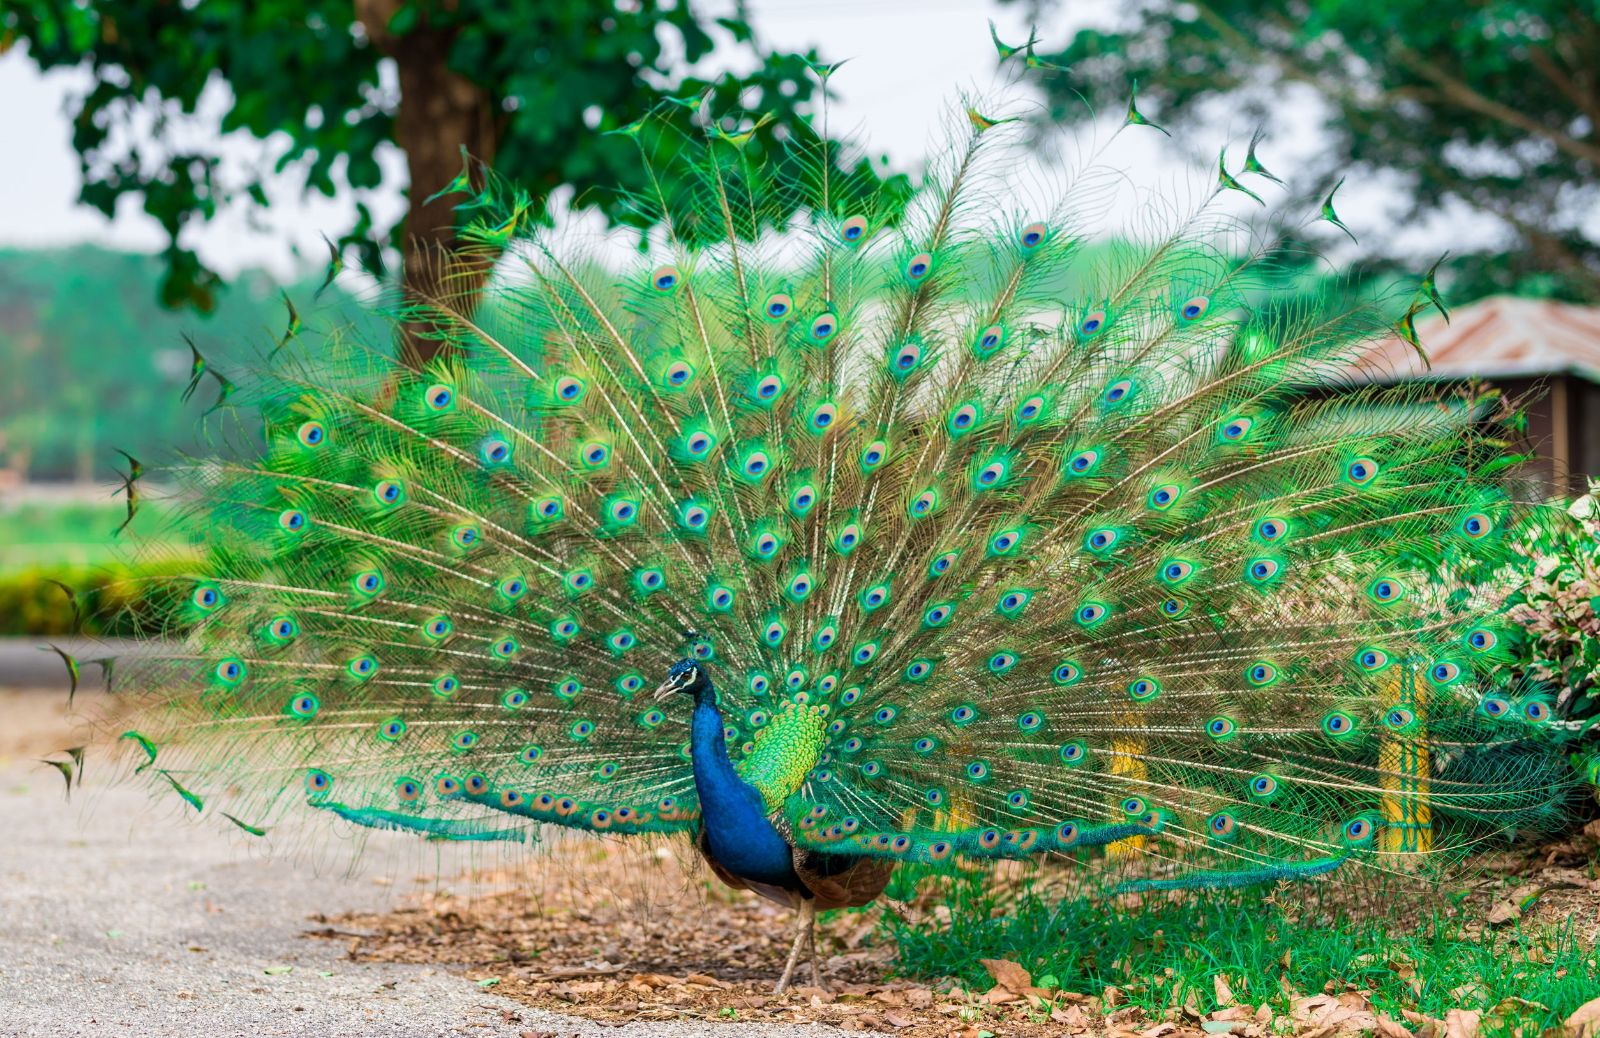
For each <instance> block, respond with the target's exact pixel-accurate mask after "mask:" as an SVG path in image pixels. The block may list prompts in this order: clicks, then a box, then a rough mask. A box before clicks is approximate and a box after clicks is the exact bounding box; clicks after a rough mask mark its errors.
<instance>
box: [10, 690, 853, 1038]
mask: <svg viewBox="0 0 1600 1038" xmlns="http://www.w3.org/2000/svg"><path fill="white" fill-rule="evenodd" d="M46 698H48V700H49V701H50V702H54V701H55V700H56V699H57V695H56V694H51V693H45V692H33V693H18V692H16V691H15V690H5V689H0V733H3V735H4V736H5V739H4V740H3V741H0V1035H4V1036H12V1035H16V1036H23V1035H26V1036H38V1038H66V1036H71V1035H94V1036H99V1035H118V1036H122V1035H127V1036H131V1038H153V1036H173V1038H180V1036H182V1038H188V1036H191V1035H203V1036H206V1038H223V1036H234V1035H238V1036H248V1038H269V1036H280V1035H304V1036H317V1038H335V1036H345V1035H352V1036H354V1035H362V1036H366V1035H374V1036H384V1038H389V1036H393V1038H422V1036H434V1035H474V1036H482V1038H500V1036H509V1038H518V1036H522V1035H527V1034H532V1035H535V1036H538V1038H546V1036H560V1038H567V1036H569V1035H582V1036H585V1038H588V1036H591V1035H595V1036H598V1035H605V1036H607V1038H640V1036H643V1035H663V1036H673V1035H682V1036H689V1035H703V1034H705V1032H706V1030H707V1026H706V1025H705V1024H704V1023H702V1022H699V1021H684V1022H683V1023H675V1022H672V1023H656V1022H652V1023H638V1024H629V1025H627V1026H625V1027H620V1028H619V1027H606V1026H601V1025H598V1024H596V1023H594V1022H592V1021H588V1020H581V1019H576V1018H569V1017H563V1016H559V1015H557V1014H553V1013H548V1012H544V1011H541V1010H536V1009H531V1008H529V1007H526V1006H522V1005H520V1004H518V1003H515V1002H511V1001H509V1000H507V999H503V998H499V997H497V996H495V994H494V993H493V991H492V990H483V989H480V988H479V987H478V986H477V985H476V984H475V983H474V982H472V981H471V980H468V979H466V978H465V977H463V976H461V975H459V974H455V973H451V972H448V971H443V970H439V969H432V968H427V967H420V966H405V965H391V964H375V963H356V962H351V961H349V960H347V959H345V958H344V957H343V956H344V948H345V942H344V941H343V940H338V939H335V940H322V939H314V938H308V937H306V936H304V934H305V933H306V931H308V930H316V929H320V928H322V926H324V925H325V924H322V923H320V922H316V921H313V919H312V918H311V917H313V916H316V915H318V914H319V913H323V914H327V915H329V916H332V915H335V914H337V913H340V912H344V911H362V910H373V909H379V908H382V907H384V906H386V905H387V904H389V903H390V901H391V899H392V898H393V897H394V896H395V894H396V893H397V892H398V891H400V890H405V889H415V884H417V883H419V882H427V883H433V882H435V881H434V880H431V879H424V878H421V877H419V876H418V873H419V871H420V870H421V869H427V870H428V871H429V872H430V873H431V872H433V871H434V869H435V868H436V867H437V870H438V871H437V874H439V875H445V876H452V875H457V874H459V873H458V870H459V869H460V868H461V867H462V866H464V865H465V864H467V862H468V859H466V858H460V859H457V860H452V859H451V858H450V857H449V855H450V854H451V853H453V852H454V851H456V850H457V848H453V847H452V848H446V849H444V852H443V856H442V857H440V858H438V859H437V860H436V859H435V857H434V853H435V848H434V847H432V846H425V845H422V844H420V843H418V842H417V841H415V840H410V839H405V838H403V837H397V836H394V835H392V834H375V838H374V839H372V840H371V841H370V843H369V845H368V849H367V852H366V854H365V855H364V857H363V861H362V867H361V872H360V874H359V875H357V876H355V877H351V876H348V875H346V874H345V873H344V872H343V871H341V870H332V869H324V870H323V871H322V872H321V873H320V874H319V872H318V870H316V869H314V868H312V867H310V866H309V865H307V864H304V863H299V862H296V861H292V860H290V859H288V858H277V859H271V860H269V859H266V858H264V857H261V856H260V855H259V853H252V842H251V841H249V840H248V839H247V838H244V837H241V838H239V839H233V838H231V837H229V836H227V835H224V834H221V833H218V832H216V831H215V830H212V829H210V828H206V827H203V826H201V825H198V824H195V823H194V822H192V821H190V820H189V819H187V818H184V817H182V816H181V815H178V814H176V813H174V812H173V811H170V810H164V809H158V808H156V807H153V806H152V805H151V804H150V803H149V802H148V801H147V799H146V797H145V796H144V794H143V793H142V791H139V790H135V789H126V788H112V789H105V788H100V789H96V788H94V785H95V782H94V779H95V776H94V771H93V759H92V758H91V759H90V763H89V788H86V789H85V790H83V791H81V792H75V793H74V799H73V802H72V803H71V804H68V803H66V802H64V801H63V799H62V786H61V780H60V777H59V776H58V775H56V774H55V773H54V772H53V771H51V770H50V769H49V768H46V767H44V766H42V765H37V764H33V763H32V761H31V758H32V757H35V756H38V755H40V754H42V753H44V752H46V751H47V750H48V749H51V748H54V746H55V745H56V742H55V741H44V740H57V738H58V735H59V729H58V727H57V725H58V723H59V722H58V720H57V718H55V717H54V716H50V717H48V718H47V719H46V720H45V721H43V722H42V723H41V721H40V718H41V716H43V715H45V714H50V715H53V714H55V713H56V710H55V709H54V708H53V707H51V708H49V709H48V710H42V709H41V705H40V704H41V700H45V699H46ZM30 728H37V729H38V730H39V736H38V738H36V739H29V738H26V734H27V730H28V729H30ZM463 850H464V849H463ZM457 889H459V888H457ZM715 1033H716V1035H717V1036H718V1038H757V1036H759V1038H818V1036H821V1035H827V1034H835V1033H839V1032H837V1031H835V1030H834V1029H833V1028H821V1027H791V1026H771V1025H738V1024H729V1025H726V1026H718V1027H717V1028H716V1029H715Z"/></svg>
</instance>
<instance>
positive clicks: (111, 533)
mask: <svg viewBox="0 0 1600 1038" xmlns="http://www.w3.org/2000/svg"><path fill="white" fill-rule="evenodd" d="M127 515H128V512H127V506H126V505H124V504H123V503H122V501H121V499H120V498H118V499H116V500H111V501H107V502H106V503H104V504H100V503H89V502H74V503H70V504H68V503H55V502H25V503H22V504H18V505H15V506H12V507H9V508H6V509H4V510H0V530H3V531H4V536H3V537H0V578H3V577H5V576H6V575H14V574H18V573H21V572H24V571H29V570H38V571H46V570H49V569H52V568H62V569H71V570H84V569H88V568H90V567H95V566H105V565H116V564H126V562H127V560H128V558H129V557H130V555H131V554H135V553H136V554H138V555H139V556H141V557H142V556H146V555H150V554H154V553H159V554H171V553H173V552H180V551H182V550H183V549H184V546H185V545H186V543H187V541H188V528H187V527H186V526H185V525H184V524H183V523H182V522H181V521H177V520H176V518H175V517H176V516H177V515H178V513H177V511H176V510H175V509H173V508H172V507H171V506H169V505H165V504H163V503H162V502H159V501H150V502H145V503H142V504H141V505H140V506H139V511H138V514H137V515H135V516H134V520H133V522H132V523H131V524H130V525H129V527H128V529H127V530H126V531H125V532H124V533H123V534H121V535H120V536H119V535H117V533H116V530H117V527H119V526H121V525H122V521H123V520H124V519H126V518H127ZM130 549H131V550H130Z"/></svg>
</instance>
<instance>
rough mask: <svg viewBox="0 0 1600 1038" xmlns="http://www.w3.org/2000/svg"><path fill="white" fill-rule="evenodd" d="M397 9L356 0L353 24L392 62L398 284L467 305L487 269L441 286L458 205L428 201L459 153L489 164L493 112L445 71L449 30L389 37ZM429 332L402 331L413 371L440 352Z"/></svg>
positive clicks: (475, 90) (420, 29)
mask: <svg viewBox="0 0 1600 1038" xmlns="http://www.w3.org/2000/svg"><path fill="white" fill-rule="evenodd" d="M402 6H403V0H355V10H356V18H357V19H358V20H359V21H360V22H361V24H362V26H363V27H364V28H365V29H366V31H367V35H368V37H369V38H371V40H372V42H373V43H374V44H375V45H376V46H377V47H378V49H379V50H380V51H382V52H383V53H384V54H385V55H387V56H388V57H390V58H393V59H394V62H395V65H396V66H397V68H398V71H399V74H400V106H399V109H398V111H397V112H396V113H395V141H396V143H398V144H399V145H400V148H401V150H403V151H404V152H405V154H406V165H407V169H408V173H409V181H410V182H409V185H408V186H407V188H406V201H407V211H406V219H405V224H404V226H403V227H402V230H401V243H400V257H401V283H402V287H403V289H404V291H405V293H406V295H407V297H408V298H409V299H411V300H413V301H422V302H426V301H430V300H437V299H443V298H451V299H454V300H456V301H457V305H462V300H463V297H464V296H465V297H467V301H470V297H471V296H473V295H476V293H477V291H478V289H479V288H481V287H482V284H483V282H484V280H485V279H486V278H487V276H488V273H489V266H488V264H486V263H482V264H479V269H476V270H474V271H472V273H471V274H470V276H466V277H463V276H461V274H462V272H461V270H460V268H459V267H458V269H457V271H456V272H455V276H454V277H452V278H451V279H450V282H449V284H448V285H446V284H445V283H444V279H443V277H442V274H443V271H444V268H445V264H446V261H447V260H448V259H449V257H451V256H452V255H454V254H455V253H456V251H457V246H458V242H457V239H456V227H455V206H456V205H457V204H458V203H459V202H460V199H459V198H456V197H452V196H449V195H446V196H444V197H442V198H437V199H435V200H434V201H433V202H431V203H430V202H428V201H427V198H428V196H429V195H432V194H434V193H436V192H437V191H438V190H439V189H440V188H442V187H444V186H445V185H446V184H448V183H449V182H450V181H451V180H452V179H454V177H455V175H456V174H457V173H459V172H460V171H461V149H462V148H463V147H464V148H466V150H467V153H468V154H469V155H471V156H472V157H473V158H475V159H478V160H480V161H482V162H484V163H490V162H492V161H493V160H494V153H495V146H496V144H497V143H498V136H499V135H498V123H497V119H496V116H497V113H496V112H495V110H494V105H493V98H492V97H490V95H489V93H488V91H486V90H484V89H483V88H481V87H479V86H477V85H476V84H474V83H472V82H471V81H469V80H468V79H466V78H465V77H463V76H460V75H458V74H456V73H455V72H452V71H450V69H449V67H448V61H449V57H450V47H451V45H452V44H453V43H454V39H455V34H454V32H453V31H451V30H448V29H442V30H441V29H436V28H433V27H431V26H430V25H429V23H428V18H427V15H423V16H422V18H421V19H420V21H419V23H418V24H417V25H416V26H415V27H414V28H413V29H412V30H411V31H410V32H407V33H405V34H404V35H402V36H396V35H394V34H392V33H390V32H389V20H390V19H391V18H392V17H394V14H395V12H397V11H398V10H399V9H400V8H401V7H402ZM428 330H429V329H428V326H427V325H425V324H421V323H417V324H411V325H408V326H407V327H406V328H405V329H404V331H403V333H402V334H403V341H402V343H401V352H402V357H403V358H404V359H405V360H406V362H407V363H408V364H410V365H412V366H413V367H419V366H421V365H423V364H425V363H427V362H428V361H430V360H432V359H433V358H434V357H436V356H438V354H439V352H440V350H441V349H442V345H441V344H440V343H439V342H438V341H436V340H435V339H433V338H431V337H430V336H429V335H428V334H427V333H428Z"/></svg>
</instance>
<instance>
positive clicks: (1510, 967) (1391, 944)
mask: <svg viewBox="0 0 1600 1038" xmlns="http://www.w3.org/2000/svg"><path fill="white" fill-rule="evenodd" d="M919 883H920V884H921V885H922V886H923V889H922V890H921V892H920V895H919V896H918V897H917V899H916V901H915V904H916V905H917V906H918V907H919V908H920V909H921V910H920V911H917V912H915V913H914V915H915V916H916V917H917V918H915V920H914V921H912V920H905V919H901V918H898V917H897V916H895V915H894V914H892V913H887V912H886V913H884V914H883V915H882V917H881V922H880V923H879V928H878V936H879V937H880V938H881V939H883V940H886V941H888V942H892V944H893V946H894V947H895V948H896V950H897V958H896V961H895V970H896V972H898V973H899V974H901V975H904V976H909V977H916V978H921V979H925V980H932V979H937V978H944V977H953V978H955V979H957V980H958V981H960V983H961V984H962V985H963V986H966V987H969V988H971V989H975V990H985V989H987V988H988V987H989V986H990V985H991V983H992V981H991V980H990V978H989V975H988V973H987V971H986V970H985V968H984V967H983V965H982V964H981V963H980V962H979V960H980V959H986V958H987V959H1009V960H1011V961H1013V962H1016V963H1018V964H1019V965H1021V966H1022V967H1023V968H1025V969H1027V970H1028V971H1029V972H1030V973H1031V974H1032V975H1033V977H1034V983H1035V984H1036V985H1038V986H1040V987H1058V988H1061V989H1063V990H1068V991H1078V992H1083V993H1086V994H1094V995H1098V994H1100V993H1101V992H1102V991H1103V990H1104V989H1105V988H1106V987H1116V988H1119V989H1120V990H1121V991H1122V992H1123V993H1124V995H1125V996H1126V997H1127V999H1128V1000H1129V1002H1130V1004H1133V1005H1139V1006H1142V1007H1143V1008H1144V1009H1146V1010H1147V1011H1148V1012H1149V1013H1150V1014H1151V1015H1153V1016H1154V1015H1159V1014H1161V1013H1163V1012H1165V1011H1169V1010H1173V1009H1176V1008H1178V1007H1183V1006H1185V1005H1187V1006H1189V1007H1190V1008H1192V1009H1197V1010H1198V1011H1200V1012H1211V1011H1213V1010H1215V1009H1218V1008H1220V1007H1219V1006H1218V1003H1217V998H1216V991H1217V988H1216V983H1215V978H1217V977H1218V976H1221V977H1223V978H1225V980H1226V983H1227V985H1228V987H1229V988H1231V990H1232V991H1233V992H1234V993H1235V995H1236V996H1237V997H1238V999H1239V1000H1240V1001H1241V1002H1246V1003H1248V1004H1250V1005H1260V1004H1261V1003H1263V1002H1265V1003H1268V1004H1269V1005H1271V1006H1273V1008H1274V1010H1275V1011H1277V1012H1283V1013H1288V1012H1290V1002H1291V1000H1292V998H1293V997H1296V995H1297V994H1298V995H1312V994H1316V993H1319V992H1323V991H1325V990H1334V991H1342V990H1344V985H1346V984H1350V985H1354V986H1355V987H1356V988H1357V989H1361V990H1366V989H1370V990H1371V991H1372V992H1373V994H1372V996H1371V1001H1372V1003H1373V1006H1374V1007H1375V1008H1376V1009H1378V1010H1381V1011H1384V1012H1387V1013H1389V1014H1391V1016H1393V1017H1394V1018H1395V1019H1399V1018H1400V1017H1401V1011H1402V1010H1404V1009H1410V1010H1413V1011H1415V1012H1419V1013H1423V1014H1426V1015H1429V1016H1435V1017H1442V1016H1443V1015H1444V1013H1445V1011H1446V1010H1448V1009H1451V1008H1457V1007H1459V1008H1466V1009H1484V1010H1489V1009H1492V1008H1493V1007H1495V1006H1499V1005H1501V1004H1502V1003H1504V1002H1505V1001H1506V1000H1507V999H1521V1000H1525V1002H1523V1003H1516V1004H1517V1005H1520V1006H1522V1007H1523V1009H1522V1010H1520V1011H1519V1013H1518V1016H1519V1017H1521V1018H1522V1021H1521V1022H1519V1026H1521V1025H1522V1024H1523V1023H1525V1022H1531V1023H1534V1024H1535V1025H1536V1027H1535V1028H1534V1029H1533V1030H1530V1031H1528V1032H1527V1033H1538V1030H1539V1029H1542V1028H1544V1027H1553V1026H1555V1025H1557V1024H1559V1023H1560V1022H1561V1021H1562V1020H1563V1019H1565V1017H1566V1016H1567V1015H1569V1014H1570V1013H1572V1011H1573V1010H1575V1009H1577V1008H1578V1007H1579V1006H1580V1005H1582V1004H1583V1003H1585V1002H1587V1001H1589V1000H1591V999H1593V998H1594V997H1595V996H1596V995H1597V994H1600V980H1596V977H1597V976H1600V953H1597V952H1596V949H1595V946H1594V941H1593V935H1592V934H1586V933H1584V932H1582V931H1581V930H1580V927H1582V926H1585V925H1592V920H1587V919H1583V920H1573V919H1567V920H1566V921H1564V922H1562V923H1560V924H1558V925H1551V926H1548V927H1538V926H1536V925H1535V924H1532V923H1529V924H1527V926H1526V928H1524V927H1523V926H1522V925H1510V926H1507V927H1504V928H1499V929H1496V928H1493V927H1489V926H1485V925H1484V924H1483V923H1482V922H1481V919H1479V918H1478V917H1477V916H1476V915H1475V913H1473V912H1472V911H1470V910H1464V909H1461V908H1459V907H1454V906H1451V905H1450V904H1447V903H1446V902H1445V901H1444V900H1443V899H1442V898H1434V899H1430V898H1429V897H1427V896H1423V897H1421V898H1418V897H1417V896H1416V895H1415V893H1414V892H1413V893H1412V894H1411V896H1410V897H1409V898H1408V899H1405V900H1402V899H1401V898H1402V897H1404V895H1401V894H1399V893H1397V892H1394V891H1391V892H1387V893H1384V892H1378V891H1375V892H1373V893H1372V894H1370V895H1368V894H1366V893H1363V894H1362V896H1361V897H1360V898H1359V899H1357V898H1354V897H1352V888H1350V887H1341V886H1340V884H1339V883H1338V882H1337V881H1334V882H1331V883H1308V884H1302V885H1290V884H1283V885H1280V887H1279V888H1278V889H1277V890H1275V891H1267V890H1253V891H1197V892H1184V893H1182V894H1175V895H1156V896H1149V895H1147V896H1143V897H1138V896H1122V897H1113V896H1110V895H1104V894H1102V895H1100V896H1094V897H1081V896H1074V897H1061V896H1059V893H1057V894H1055V895H1051V894H1047V893H1045V892H1043V889H1042V887H1041V886H1039V885H1038V884H1036V883H1034V882H1033V881H1030V880H1024V881H1023V882H1022V883H1021V884H1020V886H1008V887H1007V888H1005V889H1002V890H996V889H995V887H994V885H993V883H992V881H991V877H989V876H987V875H986V874H984V873H981V872H979V873H974V874H971V875H963V876H957V877H954V878H935V877H931V876H927V875H926V874H923V875H921V876H919V875H918V874H917V872H916V871H915V870H913V869H907V868H903V869H901V870H900V873H899V874H897V876H896V881H895V887H898V888H899V889H898V892H897V891H896V889H895V887H891V890H890V893H891V894H895V895H897V896H898V895H905V894H908V893H909V892H910V890H911V889H913V888H915V887H916V886H917V885H918V884H919ZM1332 898H1337V899H1338V902H1339V903H1338V904H1334V903H1330V901H1331V899H1332ZM1430 901H1431V902H1432V904H1431V907H1427V908H1417V909H1415V910H1414V911H1408V913H1407V914H1409V915H1411V916H1412V918H1411V919H1409V920H1407V921H1405V922H1397V921H1395V920H1392V919H1389V918H1383V917H1380V916H1379V914H1378V913H1384V912H1385V909H1386V907H1394V906H1416V905H1418V904H1419V903H1420V904H1429V903H1430ZM938 906H943V908H945V909H948V912H949V914H948V917H946V916H945V915H944V912H943V911H940V910H939V908H938ZM1330 985H1331V987H1330ZM1524 1014H1530V1015H1531V1016H1532V1017H1533V1019H1532V1020H1529V1019H1528V1016H1527V1015H1524ZM1491 1016H1492V1014H1491ZM1490 1022H1491V1021H1490V1019H1489V1018H1486V1020H1485V1025H1486V1027H1488V1026H1489V1024H1490ZM1491 1029H1492V1028H1491Z"/></svg>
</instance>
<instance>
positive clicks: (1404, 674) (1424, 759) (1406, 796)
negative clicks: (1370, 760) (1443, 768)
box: [1378, 662, 1433, 854]
mask: <svg viewBox="0 0 1600 1038" xmlns="http://www.w3.org/2000/svg"><path fill="white" fill-rule="evenodd" d="M1386 680H1387V684H1386V685H1385V688H1384V697H1383V700H1384V706H1383V709H1384V712H1385V713H1387V712H1388V711H1390V710H1393V709H1395V708H1396V707H1398V708H1400V709H1403V710H1410V711H1411V712H1412V713H1413V714H1414V715H1415V716H1416V720H1415V721H1414V722H1412V726H1411V727H1410V728H1409V729H1407V730H1406V731H1404V732H1397V731H1394V730H1393V729H1391V728H1385V729H1384V735H1383V742H1382V744H1381V745H1380V746H1379V749H1378V769H1379V775H1378V784H1379V785H1380V786H1382V787H1383V788H1384V789H1385V790H1388V791H1389V792H1386V793H1385V794H1384V795H1383V823H1384V825H1383V831H1382V832H1381V833H1379V836H1378V840H1379V846H1380V847H1382V849H1383V850H1385V851H1391V852H1396V853H1401V854H1426V853H1427V852H1428V851H1431V850H1433V809H1432V808H1431V807H1430V806H1429V804H1428V772H1429V766H1430V755H1429V751H1428V712H1427V711H1428V695H1427V689H1426V688H1424V687H1423V686H1421V685H1419V684H1418V683H1417V673H1416V667H1415V666H1414V665H1413V664H1412V663H1410V662H1404V663H1396V664H1395V665H1394V666H1392V667H1390V668H1389V675H1388V676H1387V679H1386Z"/></svg>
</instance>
